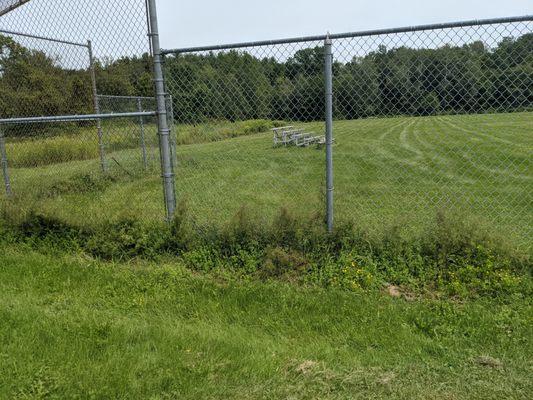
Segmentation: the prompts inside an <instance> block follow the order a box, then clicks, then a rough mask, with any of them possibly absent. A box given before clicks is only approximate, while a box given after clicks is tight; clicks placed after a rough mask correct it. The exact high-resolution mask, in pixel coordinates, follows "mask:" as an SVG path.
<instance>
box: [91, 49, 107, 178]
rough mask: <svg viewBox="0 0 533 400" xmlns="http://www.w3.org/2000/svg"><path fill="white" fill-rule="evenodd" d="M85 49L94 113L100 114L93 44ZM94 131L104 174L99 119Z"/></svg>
mask: <svg viewBox="0 0 533 400" xmlns="http://www.w3.org/2000/svg"><path fill="white" fill-rule="evenodd" d="M87 48H88V49H89V69H90V71H91V84H92V90H93V99H94V113H95V114H100V101H99V100H98V90H97V88H96V71H95V66H94V56H93V44H92V42H91V41H90V40H88V41H87ZM96 129H97V131H98V149H99V152H100V165H101V166H102V171H103V172H104V173H106V172H107V162H106V159H105V147H104V134H103V131H102V121H101V120H100V119H97V120H96Z"/></svg>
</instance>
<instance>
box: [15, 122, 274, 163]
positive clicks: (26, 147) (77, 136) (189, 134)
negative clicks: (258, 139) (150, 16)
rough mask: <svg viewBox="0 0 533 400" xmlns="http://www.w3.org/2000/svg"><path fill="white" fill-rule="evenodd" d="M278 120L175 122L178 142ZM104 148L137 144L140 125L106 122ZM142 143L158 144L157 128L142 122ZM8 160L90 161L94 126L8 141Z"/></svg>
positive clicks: (233, 133) (253, 129)
mask: <svg viewBox="0 0 533 400" xmlns="http://www.w3.org/2000/svg"><path fill="white" fill-rule="evenodd" d="M280 124H281V123H280V122H274V121H267V120H251V121H241V122H234V123H232V122H227V121H220V122H217V121H214V122H209V123H205V124H201V125H178V126H177V127H176V131H175V134H176V140H177V144H179V145H185V144H195V143H207V142H214V141H219V140H224V139H229V138H234V137H239V136H244V135H251V134H254V133H260V132H267V131H268V130H269V129H271V128H273V127H275V126H280ZM103 132H104V147H105V149H106V151H108V152H115V151H121V150H124V149H133V148H136V147H139V146H140V127H139V126H136V125H135V124H131V123H127V122H124V121H116V122H109V121H108V122H106V123H104V127H103ZM145 143H146V145H147V146H148V147H150V148H155V147H156V146H157V128H156V126H155V125H154V124H153V123H146V124H145ZM6 147H7V153H8V155H9V162H10V165H11V166H12V167H13V168H37V167H42V166H46V165H53V164H59V163H65V162H70V161H83V160H91V159H96V158H98V157H99V148H98V136H97V131H96V128H95V127H76V126H73V125H68V127H65V128H64V129H56V130H54V132H53V136H45V137H42V136H32V135H29V136H28V137H27V138H25V139H18V140H11V141H9V142H8V144H7V146H6Z"/></svg>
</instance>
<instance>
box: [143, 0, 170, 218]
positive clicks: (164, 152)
mask: <svg viewBox="0 0 533 400" xmlns="http://www.w3.org/2000/svg"><path fill="white" fill-rule="evenodd" d="M147 6H148V15H149V22H150V23H149V33H148V35H149V37H150V42H151V45H152V53H153V54H152V57H153V68H154V71H153V72H154V84H155V94H156V101H157V125H158V133H159V135H158V136H159V152H160V157H161V176H162V178H163V193H164V196H165V208H166V212H167V215H166V217H167V221H169V222H170V221H171V220H172V218H173V217H174V213H175V211H176V189H175V186H174V172H173V167H172V165H173V162H172V149H171V147H172V146H171V143H170V142H171V140H170V128H169V123H168V117H167V104H166V93H165V80H164V76H163V67H162V63H163V60H162V55H161V45H160V42H159V25H158V22H157V9H156V4H155V0H147Z"/></svg>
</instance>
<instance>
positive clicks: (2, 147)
mask: <svg viewBox="0 0 533 400" xmlns="http://www.w3.org/2000/svg"><path fill="white" fill-rule="evenodd" d="M0 158H1V160H0V162H1V164H2V173H3V175H4V185H5V189H6V195H7V197H12V196H13V192H12V190H11V179H10V178H9V169H8V162H7V151H6V142H5V138H4V131H3V129H2V127H1V126H0Z"/></svg>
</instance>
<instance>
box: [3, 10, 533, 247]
mask: <svg viewBox="0 0 533 400" xmlns="http://www.w3.org/2000/svg"><path fill="white" fill-rule="evenodd" d="M148 6H149V7H148ZM148 11H153V12H152V13H150V12H148ZM154 13H155V2H154V1H153V0H147V1H145V0H126V1H122V2H108V1H103V0H95V1H91V2H81V3H80V2H77V1H74V0H62V1H57V2H50V1H48V0H31V1H18V2H17V1H4V2H1V1H0V122H1V124H0V155H1V160H2V164H1V165H2V175H3V183H4V188H5V190H3V191H2V194H1V195H0V202H1V204H2V207H3V209H4V210H7V213H11V214H17V213H18V212H19V210H20V209H21V208H22V209H25V210H37V211H38V212H40V213H45V214H47V215H50V216H53V217H55V218H60V219H63V220H66V221H67V222H69V223H76V224H87V223H92V222H95V223H99V222H103V221H109V220H114V219H117V218H122V217H132V218H136V219H141V220H143V221H156V220H161V219H162V218H163V217H164V216H165V214H166V216H167V217H171V216H172V215H173V213H174V210H175V207H176V203H177V202H178V201H186V203H187V207H188V209H189V211H190V212H191V213H192V216H193V217H194V218H195V220H196V221H198V223H199V224H214V225H218V224H226V223H227V222H228V221H230V220H231V219H232V218H235V216H236V215H240V210H242V209H243V208H244V209H246V210H247V212H249V213H251V214H254V216H255V217H257V218H260V219H262V220H263V221H264V222H269V221H270V220H272V218H275V217H276V215H278V214H279V213H280V212H281V210H286V211H287V212H290V213H291V214H293V215H294V216H295V217H296V218H299V219H302V220H309V219H320V220H324V221H327V222H328V226H329V227H330V228H331V227H332V226H333V217H335V223H341V222H353V223H355V224H356V225H357V226H359V227H361V228H362V229H367V230H376V231H379V230H383V229H384V228H386V227H391V226H398V225H401V226H406V227H409V228H412V230H413V231H417V230H420V229H422V228H423V227H424V226H426V225H427V223H428V222H429V221H431V220H432V219H434V218H435V215H436V214H437V213H439V212H441V211H447V212H452V213H456V214H459V215H465V216H468V217H476V218H478V219H480V220H482V221H484V222H486V223H488V224H491V225H493V226H494V229H495V230H497V231H499V232H503V233H504V234H505V235H509V236H512V237H513V238H516V242H517V243H518V244H520V245H526V246H530V245H531V243H530V238H531V236H532V233H533V232H532V227H533V206H532V204H533V199H532V194H531V193H533V190H532V189H533V186H532V183H533V174H532V170H533V168H532V161H531V154H532V150H533V135H532V133H533V132H532V128H531V127H532V126H533V117H532V115H533V114H532V113H531V112H532V111H533V17H531V16H525V17H519V18H508V19H498V20H485V21H471V22H463V23H452V24H445V25H431V26H418V27H412V28H400V29H390V30H380V31H369V32H355V33H347V34H340V35H330V36H329V40H331V42H329V41H328V40H327V37H326V36H325V35H323V36H315V37H306V38H296V39H286V40H276V41H265V42H254V43H239V44H233V45H220V46H211V47H199V48H188V49H175V50H164V51H163V55H164V57H163V58H162V57H161V55H160V52H159V40H158V35H157V19H156V18H155V14H154ZM36 16H38V17H36ZM329 51H331V54H330V53H329ZM161 63H163V67H164V68H163V69H164V77H163V76H161V75H160V72H161V70H160V67H161ZM163 78H164V79H163ZM154 82H155V86H156V90H154ZM328 154H329V155H330V156H331V157H328ZM327 166H329V167H330V168H327ZM161 176H162V177H163V182H161ZM162 183H163V185H162ZM162 188H163V191H162V190H161V189H162ZM161 192H163V194H164V199H165V201H164V202H163V201H162V196H161ZM14 205H15V206H16V207H18V208H13V207H14ZM14 209H15V210H16V211H13V210H14ZM10 210H11V211H10Z"/></svg>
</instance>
